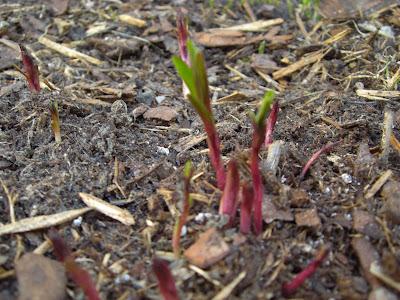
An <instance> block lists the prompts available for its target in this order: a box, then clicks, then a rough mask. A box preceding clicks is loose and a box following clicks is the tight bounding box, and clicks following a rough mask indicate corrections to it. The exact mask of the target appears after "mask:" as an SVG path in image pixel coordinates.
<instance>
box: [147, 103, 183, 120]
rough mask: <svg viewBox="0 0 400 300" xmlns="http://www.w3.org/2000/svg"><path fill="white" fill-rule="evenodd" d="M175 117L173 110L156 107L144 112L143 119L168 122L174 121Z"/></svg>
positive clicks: (165, 107)
mask: <svg viewBox="0 0 400 300" xmlns="http://www.w3.org/2000/svg"><path fill="white" fill-rule="evenodd" d="M177 115H178V113H177V112H176V110H175V109H173V108H170V107H168V106H157V107H154V108H150V109H149V110H148V111H146V112H145V113H144V115H143V117H144V118H145V119H158V120H162V121H167V122H169V121H171V120H173V119H175V118H176V116H177Z"/></svg>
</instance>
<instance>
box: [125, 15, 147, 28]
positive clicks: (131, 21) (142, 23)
mask: <svg viewBox="0 0 400 300" xmlns="http://www.w3.org/2000/svg"><path fill="white" fill-rule="evenodd" d="M118 20H120V21H121V22H123V23H126V24H128V25H132V26H135V27H139V28H142V27H145V26H146V21H143V20H141V19H138V18H135V17H132V16H130V15H119V16H118Z"/></svg>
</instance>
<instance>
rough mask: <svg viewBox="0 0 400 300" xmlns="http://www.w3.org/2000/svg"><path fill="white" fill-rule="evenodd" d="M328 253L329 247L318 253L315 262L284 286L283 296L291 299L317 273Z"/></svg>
mask: <svg viewBox="0 0 400 300" xmlns="http://www.w3.org/2000/svg"><path fill="white" fill-rule="evenodd" d="M328 253H329V247H327V246H324V247H322V249H320V250H319V251H318V253H317V255H316V257H315V258H314V260H313V261H311V262H310V263H309V264H308V265H307V267H305V269H304V270H303V271H301V272H300V273H299V274H297V275H296V276H295V277H294V278H293V279H292V281H290V282H287V283H284V284H283V285H282V295H283V296H284V297H289V296H290V295H293V294H294V293H295V292H296V291H297V289H298V288H299V287H300V286H301V285H302V284H303V282H304V281H305V280H306V279H307V278H309V277H310V276H312V275H313V274H314V273H315V271H316V270H317V268H318V267H319V266H320V265H321V263H322V262H323V261H324V259H325V258H326V257H327V256H328Z"/></svg>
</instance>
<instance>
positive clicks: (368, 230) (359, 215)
mask: <svg viewBox="0 0 400 300" xmlns="http://www.w3.org/2000/svg"><path fill="white" fill-rule="evenodd" d="M353 228H354V230H356V231H358V232H360V233H363V234H365V235H367V236H369V237H372V238H375V239H377V238H380V237H381V236H382V231H381V229H380V228H379V225H378V223H377V222H376V221H375V219H374V217H373V216H372V215H370V214H369V213H368V212H366V211H362V210H355V211H354V212H353Z"/></svg>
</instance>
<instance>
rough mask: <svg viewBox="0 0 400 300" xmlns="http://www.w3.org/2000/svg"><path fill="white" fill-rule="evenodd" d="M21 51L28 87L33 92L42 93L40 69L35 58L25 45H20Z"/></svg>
mask: <svg viewBox="0 0 400 300" xmlns="http://www.w3.org/2000/svg"><path fill="white" fill-rule="evenodd" d="M19 48H20V50H21V58H22V64H23V65H24V75H25V78H26V80H27V82H28V87H29V89H30V91H31V92H33V93H39V92H40V81H39V69H38V67H37V65H36V64H35V62H34V60H33V58H32V57H31V56H30V55H29V53H28V51H27V50H26V48H25V47H24V46H23V45H19Z"/></svg>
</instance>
